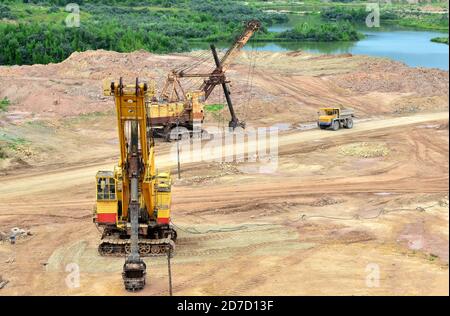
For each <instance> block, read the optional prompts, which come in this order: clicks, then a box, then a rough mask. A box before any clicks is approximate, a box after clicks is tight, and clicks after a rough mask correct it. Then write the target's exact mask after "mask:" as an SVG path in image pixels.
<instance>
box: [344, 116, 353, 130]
mask: <svg viewBox="0 0 450 316" xmlns="http://www.w3.org/2000/svg"><path fill="white" fill-rule="evenodd" d="M352 127H353V120H352V119H351V118H349V119H347V123H346V124H345V128H352Z"/></svg>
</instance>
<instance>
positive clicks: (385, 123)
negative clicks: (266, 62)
mask: <svg viewBox="0 0 450 316" xmlns="http://www.w3.org/2000/svg"><path fill="white" fill-rule="evenodd" d="M446 118H448V112H439V113H426V114H423V113H422V114H417V115H412V116H406V117H396V118H388V119H382V120H381V119H376V120H372V121H366V122H361V123H358V125H357V126H356V127H355V128H353V129H351V130H349V129H347V130H346V129H343V130H340V131H339V132H337V133H333V132H328V131H325V132H324V131H321V130H316V129H315V130H310V131H297V132H291V133H286V134H284V135H280V137H279V139H278V145H279V147H280V150H282V149H283V147H287V146H293V145H297V146H300V145H301V144H302V143H305V142H309V141H319V140H326V139H328V138H335V137H336V136H338V137H341V136H342V137H345V136H348V135H353V134H358V133H364V132H367V131H374V130H379V129H386V128H391V127H402V126H405V125H412V124H417V123H424V122H428V121H436V120H441V119H446ZM228 152H230V150H229V149H228V148H227V146H224V147H223V149H222V151H220V152H219V153H216V152H213V155H212V156H211V155H210V153H209V152H208V154H209V159H211V160H213V159H219V158H221V157H222V158H225V157H227V155H226V154H227V153H228ZM231 153H233V151H231ZM214 154H216V155H215V156H214ZM193 156H195V157H199V158H202V155H201V154H199V155H195V153H194V154H193ZM112 161H113V160H111V159H108V162H97V163H94V164H92V163H88V164H87V165H84V164H83V165H78V166H70V167H67V168H60V169H56V170H51V169H50V170H49V169H47V170H45V171H41V172H37V173H35V174H33V173H31V174H30V173H29V172H26V173H25V174H23V175H13V176H6V177H3V178H2V184H3V185H2V187H1V188H0V196H2V198H7V197H16V196H23V195H24V194H31V193H39V192H45V191H49V190H53V189H55V188H57V189H58V190H62V189H65V188H70V187H73V186H76V185H85V184H87V183H92V182H93V180H92V179H93V175H95V173H96V172H97V171H98V170H101V169H111V168H112V165H111V162H112ZM192 162H197V161H195V160H193V161H192ZM156 163H157V165H158V168H171V167H174V166H175V165H176V157H174V155H172V154H168V153H165V154H164V153H160V154H159V155H158V156H157V160H156ZM8 207H9V206H3V208H8ZM0 209H1V208H0Z"/></svg>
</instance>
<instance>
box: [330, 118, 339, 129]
mask: <svg viewBox="0 0 450 316" xmlns="http://www.w3.org/2000/svg"><path fill="white" fill-rule="evenodd" d="M331 129H332V130H333V131H337V130H338V129H339V121H337V120H336V121H333V123H332V124H331Z"/></svg>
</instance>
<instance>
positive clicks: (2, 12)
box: [0, 4, 15, 20]
mask: <svg viewBox="0 0 450 316" xmlns="http://www.w3.org/2000/svg"><path fill="white" fill-rule="evenodd" d="M1 19H8V20H14V19H15V17H14V15H13V14H12V13H11V9H10V8H9V7H8V6H6V5H4V4H0V20H1Z"/></svg>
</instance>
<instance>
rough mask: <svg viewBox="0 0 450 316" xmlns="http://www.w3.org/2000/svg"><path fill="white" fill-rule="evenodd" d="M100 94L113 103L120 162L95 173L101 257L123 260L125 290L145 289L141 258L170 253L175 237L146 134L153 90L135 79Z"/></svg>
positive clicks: (163, 177) (166, 185)
mask: <svg viewBox="0 0 450 316" xmlns="http://www.w3.org/2000/svg"><path fill="white" fill-rule="evenodd" d="M104 94H105V95H111V96H113V97H114V99H115V105H116V114H117V125H118V133H119V145H120V146H119V147H120V159H119V163H118V165H117V166H116V167H115V168H114V171H98V172H97V175H96V192H97V201H96V207H95V211H94V223H96V224H97V226H98V227H99V228H101V229H102V237H101V243H100V245H99V247H98V251H99V253H100V255H102V256H125V257H126V261H125V264H124V267H123V273H122V277H123V280H124V284H125V288H126V289H127V290H129V291H137V290H140V289H142V288H143V287H144V285H145V275H146V266H145V263H144V261H143V260H142V259H141V257H148V256H158V255H165V254H169V255H170V254H171V251H172V250H173V249H174V246H175V243H174V242H175V240H176V238H177V233H176V231H175V230H174V228H173V227H172V224H171V223H170V207H171V192H170V191H171V177H170V174H169V173H168V172H160V173H158V172H156V171H155V170H156V168H155V153H154V142H153V138H152V136H151V135H148V133H147V127H148V126H147V122H148V120H147V107H146V106H145V98H146V97H148V96H151V94H153V91H152V90H151V89H149V88H148V86H147V84H146V83H140V82H139V80H138V79H136V82H135V83H134V84H132V85H125V84H124V83H123V81H122V78H120V80H119V82H112V83H111V85H110V88H109V89H105V91H104Z"/></svg>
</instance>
